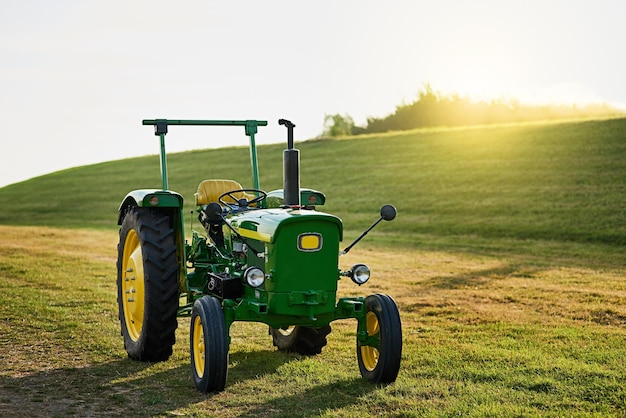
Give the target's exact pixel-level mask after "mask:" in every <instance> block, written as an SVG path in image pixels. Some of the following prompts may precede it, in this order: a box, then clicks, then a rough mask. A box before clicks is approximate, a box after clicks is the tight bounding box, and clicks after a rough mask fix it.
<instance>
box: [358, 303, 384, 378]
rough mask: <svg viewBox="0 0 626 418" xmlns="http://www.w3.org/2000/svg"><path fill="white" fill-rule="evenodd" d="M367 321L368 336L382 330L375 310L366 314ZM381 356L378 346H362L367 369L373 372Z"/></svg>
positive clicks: (362, 356)
mask: <svg viewBox="0 0 626 418" xmlns="http://www.w3.org/2000/svg"><path fill="white" fill-rule="evenodd" d="M365 323H366V327H367V336H368V337H371V336H373V335H376V334H378V333H379V332H380V326H379V324H378V318H377V317H376V314H375V313H374V312H371V311H370V312H368V313H367V314H366V316H365ZM379 357H380V351H378V349H377V348H376V347H372V346H369V345H364V346H362V347H361V359H362V361H363V366H365V368H366V369H367V371H369V372H371V371H373V370H374V369H375V368H376V365H377V364H378V358H379Z"/></svg>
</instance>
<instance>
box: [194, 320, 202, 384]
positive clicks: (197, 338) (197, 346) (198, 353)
mask: <svg viewBox="0 0 626 418" xmlns="http://www.w3.org/2000/svg"><path fill="white" fill-rule="evenodd" d="M191 338H193V344H192V347H193V353H192V356H193V366H194V367H195V369H196V374H197V375H198V377H199V378H201V379H202V377H203V376H204V362H205V358H204V332H203V330H202V319H200V317H199V316H197V317H195V318H194V321H193V335H192V337H191Z"/></svg>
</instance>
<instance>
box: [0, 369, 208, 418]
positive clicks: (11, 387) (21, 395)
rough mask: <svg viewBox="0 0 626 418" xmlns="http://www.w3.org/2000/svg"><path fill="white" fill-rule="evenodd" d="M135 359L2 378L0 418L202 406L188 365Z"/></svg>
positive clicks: (118, 413) (130, 412)
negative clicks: (198, 404) (153, 362)
mask: <svg viewBox="0 0 626 418" xmlns="http://www.w3.org/2000/svg"><path fill="white" fill-rule="evenodd" d="M167 364H168V362H164V363H158V364H149V363H142V362H138V361H133V360H130V359H123V360H116V361H111V362H108V363H100V364H95V365H91V366H86V367H75V368H74V367H73V368H63V369H55V370H43V371H40V372H35V373H28V374H24V375H22V376H17V377H11V376H0V416H12V417H44V416H45V417H52V416H149V415H154V414H158V413H162V412H163V411H167V410H173V409H177V408H181V407H184V406H187V405H189V404H190V403H193V402H197V401H198V399H199V396H198V395H199V394H198V392H197V391H196V390H195V387H194V386H193V383H192V382H191V381H190V370H189V365H188V364H183V365H180V364H178V365H176V364H174V363H170V366H171V367H170V368H168V366H167Z"/></svg>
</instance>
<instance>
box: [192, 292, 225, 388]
mask: <svg viewBox="0 0 626 418" xmlns="http://www.w3.org/2000/svg"><path fill="white" fill-rule="evenodd" d="M189 336H190V349H189V351H190V354H191V356H190V357H191V374H192V375H193V381H194V384H195V385H196V388H197V389H198V390H199V391H200V392H202V393H208V392H220V391H222V390H224V387H225V386H226V377H227V375H228V333H227V331H226V322H225V321H224V311H223V310H222V304H221V302H220V301H219V299H217V298H215V297H213V296H208V295H206V296H203V297H201V298H200V299H198V300H197V301H196V302H195V303H194V304H193V310H192V313H191V325H190V329H189Z"/></svg>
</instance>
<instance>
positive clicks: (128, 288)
mask: <svg viewBox="0 0 626 418" xmlns="http://www.w3.org/2000/svg"><path fill="white" fill-rule="evenodd" d="M122 271H123V274H124V276H123V277H122V295H121V298H122V307H123V309H124V322H125V323H126V329H127V330H128V335H129V336H130V338H131V339H132V340H133V341H137V340H138V339H139V336H140V335H141V329H142V328H143V313H144V273H143V254H142V251H141V243H140V242H139V237H138V236H137V233H136V232H135V230H134V229H131V230H130V231H128V234H127V235H126V240H125V241H124V255H123V259H122Z"/></svg>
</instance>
